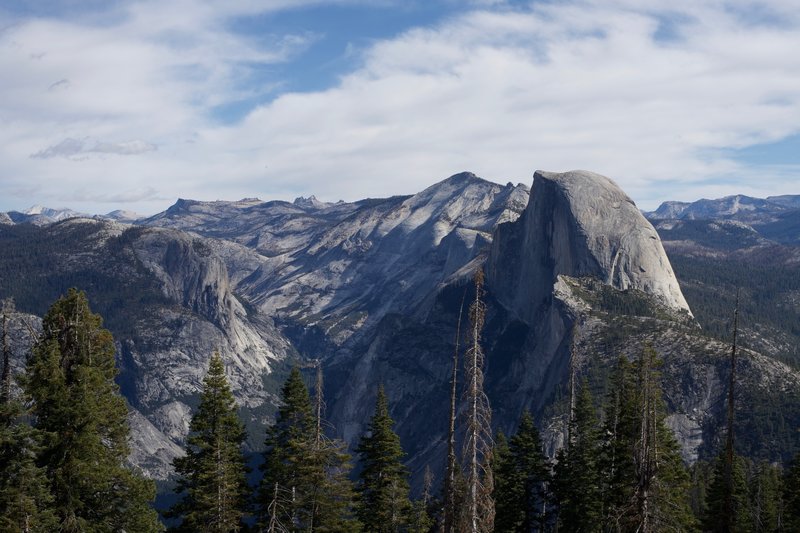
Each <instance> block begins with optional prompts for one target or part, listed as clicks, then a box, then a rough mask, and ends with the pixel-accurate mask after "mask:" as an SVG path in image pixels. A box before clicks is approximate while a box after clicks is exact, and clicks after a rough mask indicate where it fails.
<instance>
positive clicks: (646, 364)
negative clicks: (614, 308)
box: [633, 346, 695, 533]
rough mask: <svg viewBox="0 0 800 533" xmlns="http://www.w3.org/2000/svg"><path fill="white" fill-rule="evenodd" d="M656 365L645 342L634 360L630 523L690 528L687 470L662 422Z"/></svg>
mask: <svg viewBox="0 0 800 533" xmlns="http://www.w3.org/2000/svg"><path fill="white" fill-rule="evenodd" d="M659 365H660V362H659V361H658V360H657V355H656V352H655V350H654V349H653V348H652V347H649V346H648V347H646V348H645V349H644V351H643V352H642V354H641V356H640V358H639V361H638V365H637V366H638V369H637V370H638V381H637V391H638V402H637V403H638V409H637V411H638V413H639V420H638V422H639V435H638V438H637V439H636V440H635V443H634V446H633V450H634V463H635V465H636V472H637V486H636V492H635V495H636V497H635V503H636V505H635V509H636V513H635V515H634V518H635V520H634V526H635V529H636V530H637V531H640V532H642V533H648V532H651V531H662V530H664V529H666V528H678V529H679V530H681V531H690V530H692V529H694V527H695V521H694V516H693V515H692V512H691V507H690V502H689V488H690V483H689V474H688V472H687V471H686V468H685V466H684V465H683V460H682V459H681V456H680V452H679V448H678V442H677V441H676V440H675V436H674V434H673V433H672V430H670V429H669V428H668V427H667V425H666V416H667V414H666V406H665V405H664V401H663V399H662V396H661V381H660V379H661V376H660V373H659V372H658V370H657V367H658V366H659Z"/></svg>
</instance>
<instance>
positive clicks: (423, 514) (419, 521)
mask: <svg viewBox="0 0 800 533" xmlns="http://www.w3.org/2000/svg"><path fill="white" fill-rule="evenodd" d="M432 487H433V472H431V469H430V468H429V467H427V466H426V467H425V474H424V475H423V479H422V495H421V496H420V498H419V499H418V500H415V501H414V503H413V504H412V505H411V519H410V523H409V528H408V531H409V533H428V532H429V531H430V530H431V528H432V527H433V517H432V516H431V513H430V506H431V488H432Z"/></svg>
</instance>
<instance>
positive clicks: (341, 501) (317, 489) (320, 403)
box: [305, 361, 359, 533]
mask: <svg viewBox="0 0 800 533" xmlns="http://www.w3.org/2000/svg"><path fill="white" fill-rule="evenodd" d="M314 389H315V390H314V427H315V429H314V442H313V445H312V453H313V457H314V461H313V462H312V463H311V464H310V465H308V467H309V468H308V469H307V471H308V475H309V476H310V477H311V478H312V486H313V489H312V492H311V494H310V495H309V496H308V497H307V498H306V500H307V502H308V506H309V507H310V511H309V513H308V516H309V520H308V527H307V528H306V529H305V530H306V531H313V532H320V533H322V532H336V533H345V532H349V531H357V530H358V529H359V524H358V521H357V520H355V519H354V516H353V515H354V513H353V501H354V497H355V495H354V493H353V486H352V483H351V482H350V479H349V477H348V475H349V473H350V469H351V466H350V455H349V454H348V453H347V447H346V445H345V444H344V443H343V442H342V441H339V440H335V439H330V438H328V437H327V436H326V435H325V432H324V430H323V427H324V425H325V422H324V419H323V414H324V412H325V400H324V398H323V384H322V365H321V364H320V362H319V361H317V379H316V384H315V388H314Z"/></svg>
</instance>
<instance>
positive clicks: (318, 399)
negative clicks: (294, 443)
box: [314, 359, 325, 451]
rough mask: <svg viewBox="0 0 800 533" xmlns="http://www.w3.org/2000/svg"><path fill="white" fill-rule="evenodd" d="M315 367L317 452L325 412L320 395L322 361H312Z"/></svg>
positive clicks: (315, 436)
mask: <svg viewBox="0 0 800 533" xmlns="http://www.w3.org/2000/svg"><path fill="white" fill-rule="evenodd" d="M314 362H315V364H316V367H317V377H316V380H315V382H314V410H315V416H316V419H317V420H316V423H317V427H316V431H315V433H314V442H315V446H316V450H317V451H318V450H319V449H320V448H321V446H322V437H323V433H322V415H323V413H324V412H325V399H324V397H323V395H322V361H320V360H319V359H317V360H315V361H314Z"/></svg>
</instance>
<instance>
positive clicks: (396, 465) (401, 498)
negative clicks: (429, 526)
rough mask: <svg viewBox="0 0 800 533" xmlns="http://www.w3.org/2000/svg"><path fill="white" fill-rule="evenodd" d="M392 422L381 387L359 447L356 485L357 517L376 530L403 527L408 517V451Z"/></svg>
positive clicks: (383, 532)
mask: <svg viewBox="0 0 800 533" xmlns="http://www.w3.org/2000/svg"><path fill="white" fill-rule="evenodd" d="M393 425H394V421H393V420H392V417H391V416H389V402H388V400H387V399H386V394H385V393H384V391H383V387H381V388H380V389H379V390H378V398H377V400H376V403H375V414H374V415H373V416H372V420H370V423H369V427H368V429H367V434H366V435H364V436H363V437H362V438H361V443H360V444H359V446H358V450H357V452H358V454H359V455H360V456H361V464H362V469H361V473H360V474H359V484H358V487H357V488H358V494H359V506H358V517H359V519H360V520H361V522H362V523H363V525H364V528H365V529H366V530H367V531H374V532H376V533H397V532H399V531H403V528H404V526H405V525H406V523H407V522H408V519H409V511H410V503H409V500H408V481H407V479H406V478H407V476H408V473H407V472H406V468H405V466H403V463H402V460H403V456H404V455H405V454H404V453H403V448H402V447H401V446H400V438H399V437H398V436H397V434H396V433H395V432H394V431H393V430H392V426H393Z"/></svg>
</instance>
